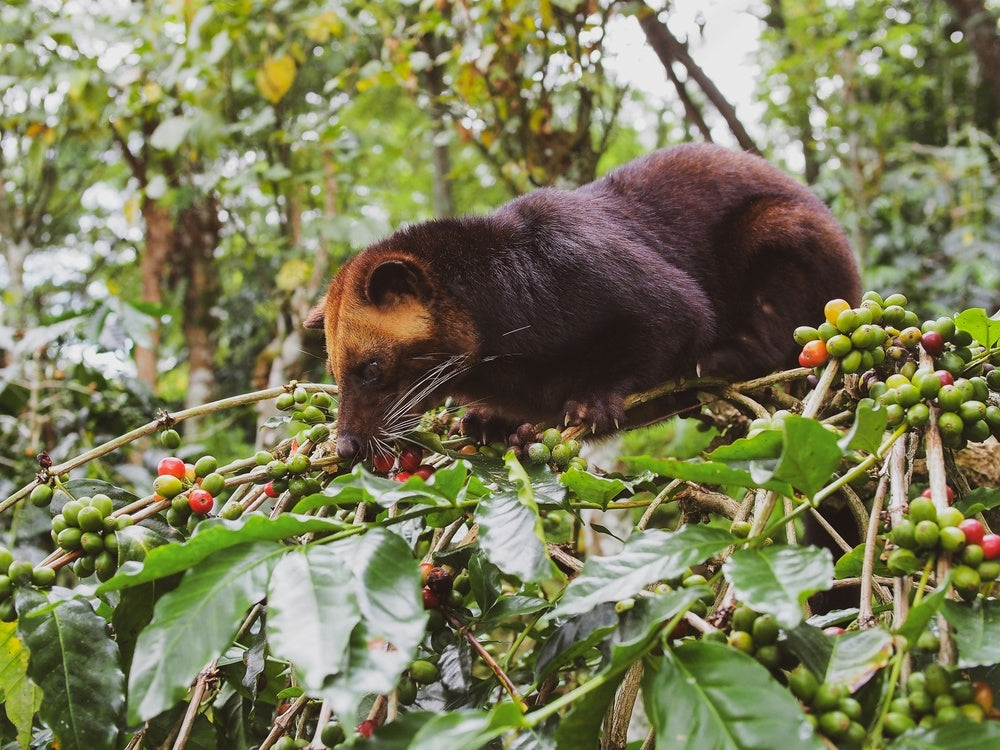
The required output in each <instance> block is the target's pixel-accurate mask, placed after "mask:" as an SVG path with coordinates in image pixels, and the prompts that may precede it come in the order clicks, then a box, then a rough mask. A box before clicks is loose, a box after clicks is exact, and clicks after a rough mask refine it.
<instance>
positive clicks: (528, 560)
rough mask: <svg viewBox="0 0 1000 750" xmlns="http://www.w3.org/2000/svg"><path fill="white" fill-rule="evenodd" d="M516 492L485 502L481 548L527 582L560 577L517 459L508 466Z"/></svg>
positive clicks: (478, 513) (480, 515) (480, 516)
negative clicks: (547, 548)
mask: <svg viewBox="0 0 1000 750" xmlns="http://www.w3.org/2000/svg"><path fill="white" fill-rule="evenodd" d="M507 467H508V471H509V472H510V477H511V481H512V482H514V483H515V485H516V489H514V490H507V491H504V492H497V493H495V494H493V495H491V496H489V497H486V498H484V499H483V500H482V501H481V502H480V503H479V507H478V508H476V515H475V519H476V523H477V524H479V546H480V548H481V549H482V550H483V554H485V555H486V557H487V559H488V560H489V561H490V562H492V563H493V564H494V565H496V566H497V567H498V568H500V570H501V571H503V572H504V573H507V574H508V575H512V576H516V577H517V578H519V579H520V580H522V581H525V582H535V581H543V580H545V579H547V578H552V577H559V575H560V574H559V573H558V570H557V569H556V567H555V565H553V563H552V560H551V559H550V558H549V555H548V551H547V550H546V548H545V531H544V529H543V528H542V519H541V516H539V514H538V504H537V503H536V502H535V495H534V490H533V487H532V485H531V482H530V480H529V479H528V476H527V474H526V473H525V472H524V469H523V467H522V466H521V464H520V463H518V462H517V460H516V459H513V458H509V459H508V462H507Z"/></svg>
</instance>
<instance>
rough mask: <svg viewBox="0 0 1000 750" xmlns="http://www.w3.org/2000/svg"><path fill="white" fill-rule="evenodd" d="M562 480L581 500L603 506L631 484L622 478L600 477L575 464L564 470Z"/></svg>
mask: <svg viewBox="0 0 1000 750" xmlns="http://www.w3.org/2000/svg"><path fill="white" fill-rule="evenodd" d="M560 481H561V482H562V483H563V484H564V485H566V487H567V488H568V489H569V490H570V491H571V492H573V494H575V495H576V496H577V497H578V498H580V499H581V500H583V501H585V502H590V503H597V504H598V505H600V506H601V507H602V508H606V507H607V505H608V503H609V502H611V501H612V500H614V499H615V498H616V497H618V495H620V494H621V493H622V492H625V491H626V490H628V489H629V484H628V483H626V482H624V481H622V480H621V479H617V478H611V477H598V476H595V475H593V474H591V473H590V472H589V471H582V470H581V469H578V468H576V467H575V466H574V467H570V468H569V469H567V470H566V471H564V472H563V473H562V475H561V477H560Z"/></svg>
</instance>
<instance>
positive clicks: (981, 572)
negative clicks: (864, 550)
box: [886, 493, 1000, 599]
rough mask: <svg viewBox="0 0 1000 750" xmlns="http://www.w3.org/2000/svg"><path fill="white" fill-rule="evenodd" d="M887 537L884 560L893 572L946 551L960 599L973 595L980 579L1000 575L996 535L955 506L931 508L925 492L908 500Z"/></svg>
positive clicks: (912, 567)
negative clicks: (889, 549) (903, 513)
mask: <svg viewBox="0 0 1000 750" xmlns="http://www.w3.org/2000/svg"><path fill="white" fill-rule="evenodd" d="M891 540H892V543H893V544H894V545H895V547H896V549H893V550H892V552H890V553H889V557H888V559H887V561H886V564H887V566H888V568H889V572H890V573H892V574H893V575H896V576H906V575H909V574H911V573H913V572H915V571H917V570H919V569H920V568H922V567H923V566H924V565H926V564H927V562H928V561H929V560H931V559H933V558H936V557H937V556H938V555H940V554H944V553H948V554H951V555H952V562H953V563H954V564H953V566H952V586H953V587H954V589H955V591H956V592H957V593H958V594H959V596H961V597H962V598H964V599H975V598H976V596H978V594H979V591H980V587H981V586H982V584H983V583H988V582H992V581H995V580H996V579H997V578H998V577H1000V535H997V534H992V533H986V529H985V527H984V526H983V524H982V523H981V522H980V521H979V520H977V519H975V518H965V517H964V516H963V515H962V512H961V511H960V510H958V508H953V507H950V506H949V507H947V508H942V509H937V508H935V506H934V503H933V502H932V501H931V499H930V497H929V493H925V494H924V495H921V496H920V497H916V498H914V499H913V500H911V501H910V508H909V512H908V513H907V514H906V516H905V517H904V519H903V521H902V522H901V523H899V524H897V525H896V527H895V528H894V529H893V530H892V534H891Z"/></svg>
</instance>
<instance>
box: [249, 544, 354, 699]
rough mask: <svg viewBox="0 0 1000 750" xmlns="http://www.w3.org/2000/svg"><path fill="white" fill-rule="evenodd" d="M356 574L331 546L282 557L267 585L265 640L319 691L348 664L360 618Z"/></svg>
mask: <svg viewBox="0 0 1000 750" xmlns="http://www.w3.org/2000/svg"><path fill="white" fill-rule="evenodd" d="M352 583H353V575H352V573H351V570H350V568H348V567H347V566H346V565H345V564H344V562H343V560H342V559H341V558H340V557H339V556H338V555H337V554H336V553H335V552H334V551H333V550H331V549H330V547H329V546H327V545H323V546H314V547H309V548H308V549H305V550H295V551H292V552H290V553H288V554H286V555H285V556H284V557H282V558H281V559H280V560H279V561H278V564H277V565H276V566H275V568H274V571H273V573H272V574H271V580H270V582H269V583H268V587H267V638H268V642H269V644H270V646H271V649H272V651H273V652H274V654H275V655H276V656H278V657H279V658H283V659H287V660H288V661H290V662H291V663H292V668H293V670H294V671H295V675H296V678H297V681H298V683H299V684H301V685H302V687H303V688H305V690H307V691H310V692H312V693H313V694H319V693H320V692H321V691H322V690H323V688H324V687H325V686H326V684H327V682H328V681H329V679H330V678H331V677H332V676H333V675H337V674H340V673H342V672H343V671H344V670H345V669H346V668H347V657H348V647H349V646H350V640H351V631H352V630H353V629H354V627H355V625H357V624H358V622H359V621H360V620H361V612H360V610H359V608H358V602H357V598H356V596H355V594H354V586H353V585H352Z"/></svg>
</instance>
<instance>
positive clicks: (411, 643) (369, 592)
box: [321, 529, 427, 724]
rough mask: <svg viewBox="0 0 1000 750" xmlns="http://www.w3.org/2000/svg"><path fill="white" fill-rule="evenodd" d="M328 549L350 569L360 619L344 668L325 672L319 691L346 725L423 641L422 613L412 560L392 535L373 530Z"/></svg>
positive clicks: (387, 686)
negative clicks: (365, 699) (363, 700)
mask: <svg viewBox="0 0 1000 750" xmlns="http://www.w3.org/2000/svg"><path fill="white" fill-rule="evenodd" d="M332 550H333V552H334V553H335V554H336V555H337V556H338V557H339V558H340V560H341V562H342V564H343V565H345V566H346V567H347V568H349V569H350V570H351V572H352V574H353V582H352V584H351V585H352V594H353V597H354V599H355V600H356V602H357V607H358V609H359V610H360V614H361V619H360V620H359V622H358V624H357V625H356V626H355V627H354V628H353V630H351V632H350V643H349V647H348V654H347V661H346V664H347V665H348V666H347V669H346V670H344V671H343V672H341V673H338V674H335V675H330V676H329V677H328V679H326V681H325V682H324V687H323V690H322V692H321V695H322V697H324V698H326V699H327V700H329V701H330V702H331V704H332V705H333V707H334V710H335V711H336V713H337V714H339V715H340V716H341V717H342V719H343V721H344V723H345V724H351V723H353V722H354V721H355V719H356V718H357V711H358V704H359V703H360V702H361V701H362V699H364V697H365V696H366V695H370V694H371V693H389V692H391V691H392V689H393V688H394V687H395V686H396V681H397V680H398V678H399V675H400V674H402V672H403V670H404V669H406V667H407V665H408V664H409V663H410V662H411V661H412V660H413V659H414V657H415V655H416V650H417V647H418V646H419V644H420V642H421V641H422V640H423V637H424V626H425V624H426V622H427V613H426V611H425V610H424V607H423V600H422V597H421V593H420V589H421V581H420V572H419V569H418V567H417V565H416V561H415V560H414V559H413V556H412V554H411V553H410V550H409V548H407V546H406V544H405V542H403V540H402V539H400V538H399V537H398V536H396V535H395V534H393V533H391V532H388V531H386V530H384V529H372V530H371V531H370V532H369V533H367V534H365V535H364V536H363V537H359V538H355V539H349V540H345V541H343V542H339V543H337V544H336V545H334V546H333V547H332Z"/></svg>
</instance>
